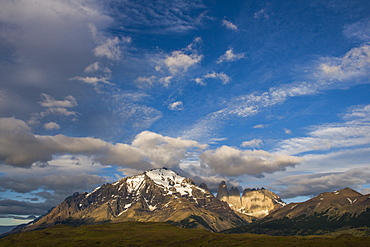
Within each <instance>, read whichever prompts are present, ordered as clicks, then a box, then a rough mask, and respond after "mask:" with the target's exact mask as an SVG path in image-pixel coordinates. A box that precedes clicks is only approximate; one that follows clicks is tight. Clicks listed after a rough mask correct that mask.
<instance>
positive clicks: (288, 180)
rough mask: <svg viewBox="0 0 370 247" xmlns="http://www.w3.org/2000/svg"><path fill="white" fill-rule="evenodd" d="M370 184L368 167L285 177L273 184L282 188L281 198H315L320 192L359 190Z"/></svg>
mask: <svg viewBox="0 0 370 247" xmlns="http://www.w3.org/2000/svg"><path fill="white" fill-rule="evenodd" d="M369 182H370V170H369V168H368V167H361V168H354V169H350V170H347V171H345V172H337V173H334V172H332V173H314V174H302V175H293V176H287V177H283V178H280V179H277V180H276V182H275V183H274V184H275V185H277V186H282V187H284V188H281V189H280V191H279V195H280V196H281V197H282V198H293V197H296V196H316V195H318V194H320V193H322V192H332V191H335V190H339V189H343V188H345V187H354V188H359V185H362V184H367V183H369Z"/></svg>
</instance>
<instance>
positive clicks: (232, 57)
mask: <svg viewBox="0 0 370 247" xmlns="http://www.w3.org/2000/svg"><path fill="white" fill-rule="evenodd" d="M242 58H245V54H244V53H237V54H235V53H234V51H233V49H232V48H231V49H229V50H227V51H226V52H225V54H224V55H222V56H221V57H219V58H218V60H217V63H223V62H234V61H237V60H240V59H242Z"/></svg>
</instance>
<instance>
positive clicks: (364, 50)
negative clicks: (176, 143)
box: [185, 45, 370, 136]
mask: <svg viewBox="0 0 370 247" xmlns="http://www.w3.org/2000/svg"><path fill="white" fill-rule="evenodd" d="M323 60H325V61H326V62H325V63H324V62H322V60H320V61H321V62H320V63H319V64H317V62H313V63H314V67H313V68H312V70H311V71H312V74H310V75H307V78H308V79H309V80H307V81H301V82H295V83H291V84H282V85H281V86H279V87H272V88H270V89H269V90H267V91H265V92H254V93H251V94H247V95H242V96H238V97H235V98H233V99H230V100H229V102H228V104H227V107H225V108H222V109H220V110H218V111H215V112H212V113H210V114H208V115H207V116H206V117H204V118H203V119H201V120H199V121H198V122H197V123H196V124H195V125H194V126H193V128H194V130H186V134H185V135H189V136H192V135H193V134H192V132H194V133H195V132H197V133H199V130H200V129H203V134H204V136H207V135H208V133H207V131H215V128H217V127H220V126H222V123H220V122H218V124H213V123H212V122H215V121H216V120H219V121H222V120H223V119H228V118H230V117H243V118H246V117H250V116H253V115H256V114H258V113H260V112H261V111H263V110H265V109H268V108H271V107H273V106H276V105H279V104H282V103H284V102H285V101H286V100H287V99H289V98H293V97H302V96H306V95H314V94H317V93H320V92H322V91H324V90H329V89H332V88H342V87H344V86H349V82H350V83H351V85H356V84H357V83H358V84H364V83H368V82H369V81H368V79H367V78H366V77H364V76H365V75H369V74H370V67H369V65H370V46H369V45H363V46H361V47H356V48H353V49H351V50H350V51H348V52H347V53H346V54H345V55H344V56H343V57H337V58H325V59H323ZM332 63H336V64H337V65H333V64H332ZM359 79H364V80H359ZM196 82H197V83H199V84H202V83H203V84H204V81H203V80H202V78H197V79H196ZM216 122H217V121H216ZM205 126H208V127H207V128H205Z"/></svg>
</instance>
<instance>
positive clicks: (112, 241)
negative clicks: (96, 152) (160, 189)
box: [0, 222, 370, 247]
mask: <svg viewBox="0 0 370 247" xmlns="http://www.w3.org/2000/svg"><path fill="white" fill-rule="evenodd" d="M369 245H370V237H354V236H352V235H349V234H346V235H340V236H338V237H328V236H325V237H324V236H321V237H317V236H316V237H315V236H314V237H312V236H311V237H298V236H294V237H292V236H289V237H281V236H280V237H279V236H278V237H272V236H267V235H257V234H248V233H245V234H221V233H211V232H209V231H206V230H204V229H185V228H178V227H176V226H173V225H170V224H167V223H139V222H125V223H114V224H113V223H107V224H100V225H88V226H86V225H84V226H80V227H73V226H66V225H55V226H52V227H50V228H47V229H43V230H37V231H30V232H25V233H19V234H13V235H9V236H7V237H5V238H3V239H0V246H79V247H80V246H258V247H262V246H284V247H285V246H336V247H337V246H338V247H340V246H356V247H362V246H369Z"/></svg>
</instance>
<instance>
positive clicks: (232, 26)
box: [222, 19, 238, 30]
mask: <svg viewBox="0 0 370 247" xmlns="http://www.w3.org/2000/svg"><path fill="white" fill-rule="evenodd" d="M222 26H225V27H226V28H227V29H230V30H237V29H238V27H237V26H236V25H235V24H234V23H232V22H231V21H228V20H225V19H223V20H222Z"/></svg>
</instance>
